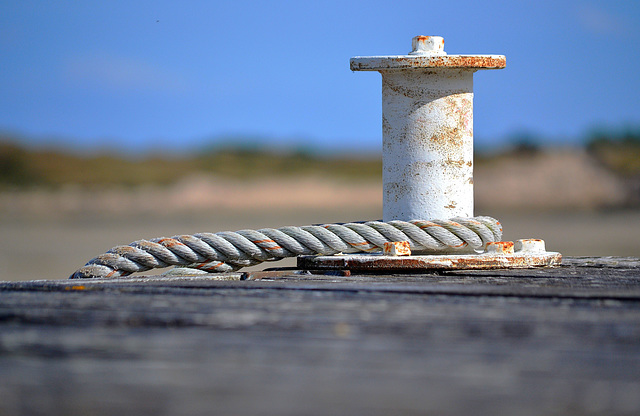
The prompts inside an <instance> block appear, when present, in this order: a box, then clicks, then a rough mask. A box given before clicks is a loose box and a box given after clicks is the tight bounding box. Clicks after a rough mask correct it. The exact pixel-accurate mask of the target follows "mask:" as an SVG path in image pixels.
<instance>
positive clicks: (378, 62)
mask: <svg viewBox="0 0 640 416" xmlns="http://www.w3.org/2000/svg"><path fill="white" fill-rule="evenodd" d="M411 43H412V46H413V50H412V51H411V52H409V54H408V55H386V56H356V57H355V58H351V70H352V71H387V70H398V69H418V68H419V69H423V68H443V69H445V68H446V69H448V68H452V69H465V70H470V71H477V70H479V69H502V68H504V67H505V66H506V65H507V60H506V58H505V57H504V55H447V53H446V52H445V51H444V39H443V38H442V37H440V36H416V37H414V38H413V40H412V42H411Z"/></svg>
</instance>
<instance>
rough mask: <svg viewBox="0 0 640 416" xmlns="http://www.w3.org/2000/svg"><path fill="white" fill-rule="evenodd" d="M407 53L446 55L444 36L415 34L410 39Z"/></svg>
mask: <svg viewBox="0 0 640 416" xmlns="http://www.w3.org/2000/svg"><path fill="white" fill-rule="evenodd" d="M411 48H412V50H411V52H409V55H446V54H447V53H446V52H445V51H444V38H443V37H441V36H415V37H414V38H413V39H411Z"/></svg>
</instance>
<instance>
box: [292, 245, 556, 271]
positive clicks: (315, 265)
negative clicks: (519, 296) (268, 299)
mask: <svg viewBox="0 0 640 416" xmlns="http://www.w3.org/2000/svg"><path fill="white" fill-rule="evenodd" d="M515 247H516V248H517V249H516V250H514V243H513V242H511V241H501V242H497V243H489V244H488V245H487V249H486V251H485V252H483V253H480V254H439V255H428V256H422V255H418V256H412V255H408V256H404V255H400V256H389V255H384V254H380V255H376V254H348V255H334V256H300V257H298V267H299V268H301V269H318V270H323V269H324V270H350V271H360V272H367V271H368V272H372V271H375V272H381V273H384V272H402V271H413V272H415V271H425V270H454V269H465V270H478V269H505V268H510V269H522V268H533V267H544V266H557V265H560V263H561V261H562V255H561V254H560V253H555V252H547V251H545V248H544V241H543V240H539V239H526V240H518V241H516V243H515Z"/></svg>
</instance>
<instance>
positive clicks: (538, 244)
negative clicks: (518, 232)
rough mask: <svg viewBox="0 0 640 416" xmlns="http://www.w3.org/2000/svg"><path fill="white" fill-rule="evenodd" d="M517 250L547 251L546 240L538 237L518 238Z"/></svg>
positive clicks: (529, 251) (527, 251)
mask: <svg viewBox="0 0 640 416" xmlns="http://www.w3.org/2000/svg"><path fill="white" fill-rule="evenodd" d="M514 248H515V250H516V251H522V252H526V253H544V252H545V251H546V248H545V245H544V240H540V239H537V238H525V239H522V240H517V241H516V243H515V247H514Z"/></svg>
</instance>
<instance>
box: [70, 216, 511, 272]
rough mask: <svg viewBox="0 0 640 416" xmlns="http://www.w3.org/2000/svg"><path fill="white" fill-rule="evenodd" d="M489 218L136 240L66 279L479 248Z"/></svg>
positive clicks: (490, 226)
mask: <svg viewBox="0 0 640 416" xmlns="http://www.w3.org/2000/svg"><path fill="white" fill-rule="evenodd" d="M501 238H502V226H501V225H500V222H498V221H497V220H496V219H494V218H491V217H473V218H452V219H450V220H431V221H426V220H413V221H398V220H396V221H389V222H382V221H369V222H361V223H345V224H323V225H309V226H303V227H291V226H289V227H281V228H277V229H275V228H264V229H261V230H240V231H237V232H230V231H225V232H219V233H215V234H213V233H199V234H194V235H178V236H173V237H170V238H165V237H160V238H154V239H151V240H138V241H134V242H133V243H131V244H129V245H127V246H117V247H114V248H112V249H111V250H109V251H107V252H106V253H104V254H102V255H99V256H97V257H95V258H93V259H91V260H90V261H89V262H88V263H87V264H86V265H85V266H84V267H81V268H80V269H78V270H77V271H76V272H75V273H73V274H72V275H71V276H70V278H71V279H79V278H111V277H124V276H128V275H130V274H131V273H136V272H144V271H148V270H151V269H155V268H162V267H168V266H183V267H189V268H194V269H198V270H202V271H205V272H209V273H224V272H231V271H236V270H239V269H241V268H243V267H247V266H253V265H256V264H259V263H262V262H264V261H274V260H280V259H282V258H285V257H296V256H299V255H324V256H327V255H334V254H338V253H358V252H366V253H372V252H379V251H382V248H383V246H384V243H385V242H390V241H409V243H410V245H411V250H413V251H420V252H422V253H432V254H437V253H442V252H445V251H446V252H451V251H461V250H469V249H474V250H478V249H482V248H484V246H485V245H486V244H487V243H490V242H495V241H500V239H501Z"/></svg>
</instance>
